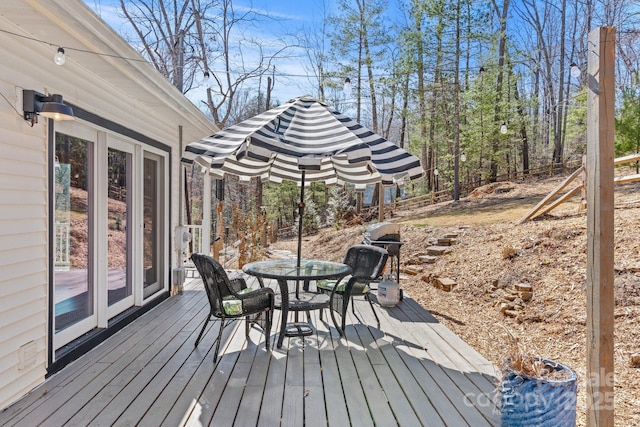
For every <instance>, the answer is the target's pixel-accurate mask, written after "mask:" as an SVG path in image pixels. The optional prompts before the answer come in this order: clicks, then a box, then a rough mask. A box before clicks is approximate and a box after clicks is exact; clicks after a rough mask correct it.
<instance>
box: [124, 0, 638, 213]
mask: <svg viewBox="0 0 640 427" xmlns="http://www.w3.org/2000/svg"><path fill="white" fill-rule="evenodd" d="M238 3H239V2H238V1H236V2H235V4H234V2H233V1H232V0H219V1H201V0H184V1H177V2H169V1H163V0H154V1H151V0H144V1H135V2H134V1H129V0H121V2H120V5H121V10H122V14H123V15H124V17H126V19H127V20H128V21H129V22H130V23H131V26H132V28H134V29H135V31H134V33H132V34H130V35H128V36H127V37H128V38H129V39H130V40H132V41H135V42H136V43H132V44H133V45H134V46H140V50H141V53H142V54H143V55H144V56H145V57H147V58H148V59H149V60H150V62H151V63H152V64H154V66H156V68H157V69H158V70H159V71H160V72H162V73H163V74H164V75H165V76H166V77H167V78H168V79H169V80H170V81H172V82H173V83H174V84H175V85H176V86H177V87H179V88H180V89H181V90H182V91H183V93H185V94H187V96H189V93H190V92H191V93H194V92H196V91H198V90H201V89H204V93H205V94H206V95H205V96H204V97H205V98H206V99H204V100H201V106H202V108H203V109H204V110H206V112H207V114H209V115H210V116H211V118H212V120H213V121H214V122H215V123H216V124H217V125H218V126H219V127H220V128H222V127H225V126H228V125H231V124H233V123H237V122H238V121H241V120H243V119H245V118H248V117H251V116H253V115H255V114H257V113H259V112H261V111H264V110H266V109H268V108H271V107H273V106H276V105H279V104H280V103H282V102H286V100H278V99H276V98H275V97H274V96H273V93H275V92H277V88H278V85H287V84H290V82H291V81H292V79H293V78H294V77H300V76H295V75H291V74H287V72H286V71H285V67H282V66H280V64H282V63H284V62H286V61H287V60H291V59H292V58H294V59H296V60H299V61H300V62H302V63H303V65H304V67H305V69H306V70H307V73H306V76H305V77H306V80H307V82H308V87H307V88H306V93H308V94H311V95H313V96H315V97H317V98H318V99H320V100H322V101H324V102H326V103H328V104H330V105H332V106H334V108H336V109H337V110H339V111H342V112H344V113H345V114H347V115H349V116H352V117H354V118H355V119H356V120H357V121H359V122H360V123H362V124H363V125H365V126H366V127H368V128H370V129H371V130H372V131H374V132H376V133H379V134H380V135H382V136H384V137H385V138H387V139H389V140H391V141H394V142H396V143H397V144H398V145H400V146H402V147H404V148H406V149H407V150H409V151H410V152H412V153H413V154H415V155H416V156H418V157H419V158H420V159H421V162H422V165H423V168H424V170H425V172H426V173H425V179H424V182H421V183H413V184H414V185H413V186H412V187H411V191H412V194H424V193H428V192H432V191H443V190H448V191H451V192H452V197H453V198H455V199H457V198H458V197H459V196H460V193H461V192H464V191H466V190H471V189H472V188H474V187H477V186H479V185H483V184H486V183H488V182H493V181H496V180H498V179H499V178H501V177H506V178H507V179H508V178H509V177H515V176H521V175H522V174H527V173H528V172H529V171H532V170H537V169H539V168H549V169H550V170H552V171H562V170H564V169H565V168H567V167H572V165H576V164H579V163H580V161H581V159H582V156H583V155H584V153H585V149H586V121H587V109H586V103H587V95H586V94H587V82H588V78H589V76H588V75H587V72H586V71H587V70H586V64H587V57H588V54H589V45H588V42H587V37H588V34H589V33H590V32H591V31H593V30H594V29H597V28H599V27H609V26H611V27H615V28H616V55H615V59H616V64H615V66H616V91H617V93H616V155H617V156H620V155H624V154H628V153H632V152H638V151H639V150H640V123H639V121H638V117H639V116H640V92H639V91H638V65H639V56H638V51H639V50H640V41H639V39H638V35H639V29H638V28H637V25H638V12H639V8H638V5H637V3H636V2H633V1H630V0H613V1H598V0H559V1H557V0H554V1H545V0H502V1H499V0H491V1H489V2H480V1H473V0H405V1H388V2H387V1H384V0H335V1H327V0H324V1H318V2H316V4H315V7H316V8H317V9H318V10H317V14H316V20H315V21H314V22H313V23H310V24H308V25H305V26H302V27H300V28H294V27H293V26H292V25H290V23H289V22H287V20H286V18H280V17H278V18H276V17H273V16H270V15H269V14H268V13H265V12H264V11H262V10H259V9H257V8H256V9H247V8H246V7H242V8H241V7H237V4H238ZM274 21H275V22H276V23H278V24H279V25H280V28H282V31H281V32H279V33H277V34H267V33H266V32H264V33H263V34H264V37H263V38H260V37H255V36H252V35H251V33H250V32H249V31H248V29H249V28H258V29H260V28H274V25H273V23H274ZM267 24H269V25H267ZM261 26H263V27H261ZM274 89H275V91H274ZM268 191H272V192H273V191H275V192H290V193H291V194H290V195H289V197H288V198H290V199H291V201H292V203H294V200H295V189H292V188H289V187H287V186H278V187H277V188H275V189H271V190H268ZM257 193H260V194H261V191H258V192H257ZM314 194H316V197H317V199H316V202H319V203H320V204H322V205H324V206H326V205H327V203H328V197H326V195H328V194H329V192H328V191H325V190H324V189H323V188H318V189H317V191H316V192H312V196H313V195H314ZM283 197H284V196H283V195H282V194H278V195H277V197H276V196H273V197H271V199H274V200H279V202H278V203H280V202H281V199H282V198H283ZM260 205H262V202H260V204H259V206H260ZM279 206H282V205H279ZM273 208H274V209H275V206H274V207H273ZM292 215H293V213H292Z"/></svg>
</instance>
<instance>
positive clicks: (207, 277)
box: [191, 254, 275, 363]
mask: <svg viewBox="0 0 640 427" xmlns="http://www.w3.org/2000/svg"><path fill="white" fill-rule="evenodd" d="M191 259H192V260H193V263H194V264H195V266H196V268H197V269H198V273H200V277H201V278H202V282H203V283H204V288H205V290H206V292H207V297H208V298H209V307H210V311H209V314H208V315H207V319H206V321H205V322H204V325H202V330H201V331H200V335H198V338H197V339H196V343H195V346H197V345H198V343H200V340H201V339H202V336H203V335H204V331H205V329H206V327H207V324H208V323H209V322H210V321H212V320H215V318H218V319H220V330H219V332H218V337H217V338H216V341H215V345H216V348H215V352H214V353H213V362H214V363H215V362H216V361H217V359H218V350H219V349H220V341H221V340H222V332H223V330H224V328H225V327H226V326H228V325H230V324H231V323H232V322H233V321H234V320H237V319H241V318H243V317H244V318H245V320H246V323H245V324H246V330H245V333H246V335H247V337H248V336H249V328H250V327H251V325H253V324H255V325H258V326H259V327H260V328H261V329H262V330H263V331H264V335H265V346H266V348H267V350H269V341H270V335H271V321H272V318H273V304H274V301H275V293H274V292H273V289H271V288H264V287H260V288H258V289H256V290H252V289H248V288H247V283H246V281H245V280H244V278H243V277H242V276H238V277H233V278H231V279H230V278H229V276H227V272H226V271H225V270H224V268H223V267H222V265H220V263H218V262H217V261H216V260H214V259H213V258H212V257H210V256H208V255H203V254H193V255H191Z"/></svg>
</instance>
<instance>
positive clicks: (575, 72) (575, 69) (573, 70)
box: [569, 62, 580, 79]
mask: <svg viewBox="0 0 640 427" xmlns="http://www.w3.org/2000/svg"><path fill="white" fill-rule="evenodd" d="M569 67H570V71H569V72H570V73H571V77H573V78H574V79H577V78H578V77H580V67H578V66H577V65H576V63H575V62H572V63H571V65H570V66H569Z"/></svg>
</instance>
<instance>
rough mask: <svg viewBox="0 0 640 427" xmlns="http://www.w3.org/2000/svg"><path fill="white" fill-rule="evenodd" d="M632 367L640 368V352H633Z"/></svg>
mask: <svg viewBox="0 0 640 427" xmlns="http://www.w3.org/2000/svg"><path fill="white" fill-rule="evenodd" d="M630 365H631V367H632V368H640V353H633V354H632V355H631V364H630Z"/></svg>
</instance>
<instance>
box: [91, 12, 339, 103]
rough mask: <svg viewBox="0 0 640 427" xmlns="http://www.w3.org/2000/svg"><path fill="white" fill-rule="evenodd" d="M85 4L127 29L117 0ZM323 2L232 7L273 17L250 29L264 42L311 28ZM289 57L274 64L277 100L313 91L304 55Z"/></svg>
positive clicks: (200, 96)
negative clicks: (257, 11) (249, 9)
mask: <svg viewBox="0 0 640 427" xmlns="http://www.w3.org/2000/svg"><path fill="white" fill-rule="evenodd" d="M84 1H85V3H86V4H87V6H89V7H90V8H91V9H93V10H94V11H95V12H96V13H97V14H98V15H99V16H100V17H101V18H102V19H103V20H104V21H106V22H107V23H108V24H109V25H110V26H111V27H112V28H113V29H114V30H115V31H116V32H118V33H120V34H124V33H126V32H127V31H129V30H130V27H129V25H128V24H127V22H126V20H125V19H124V18H123V17H122V16H121V15H122V13H121V12H120V2H119V0H84ZM323 4H326V5H327V7H331V5H332V4H333V2H332V1H330V0H327V1H323V0H277V1H274V0H254V1H250V0H235V1H234V7H235V8H236V10H241V9H242V8H249V7H251V8H253V9H254V10H259V11H261V12H263V13H264V14H265V15H268V16H269V17H271V18H273V20H271V21H270V22H269V20H265V21H264V22H262V23H261V24H260V26H259V28H256V29H254V31H255V34H254V35H255V36H256V37H259V38H260V39H261V40H262V41H263V42H264V43H265V44H266V45H269V44H271V43H270V40H274V41H273V43H274V44H275V43H277V42H276V41H275V39H276V38H278V37H282V35H283V34H285V33H294V32H298V31H299V30H300V29H301V28H303V27H304V28H313V26H314V25H316V24H317V22H318V21H319V19H318V18H320V17H321V15H322V8H323ZM289 54H290V56H291V57H290V58H287V59H284V60H279V61H278V62H277V64H276V71H277V74H276V84H275V88H274V92H273V95H272V97H273V98H274V99H277V100H279V101H280V102H286V101H287V100H289V99H290V98H293V97H296V96H300V95H305V94H313V92H312V88H313V85H312V83H311V82H310V80H309V79H308V78H306V77H304V76H306V75H307V68H308V67H305V63H306V59H305V58H304V57H303V52H301V51H298V52H296V51H295V50H289ZM263 84H264V83H263ZM203 94H204V90H203V89H202V90H195V91H193V93H191V94H188V96H189V98H191V99H192V101H194V103H196V104H197V103H199V102H198V101H199V99H204V95H203Z"/></svg>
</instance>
